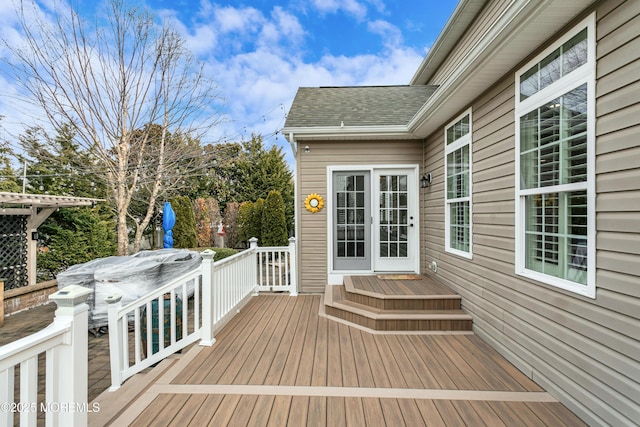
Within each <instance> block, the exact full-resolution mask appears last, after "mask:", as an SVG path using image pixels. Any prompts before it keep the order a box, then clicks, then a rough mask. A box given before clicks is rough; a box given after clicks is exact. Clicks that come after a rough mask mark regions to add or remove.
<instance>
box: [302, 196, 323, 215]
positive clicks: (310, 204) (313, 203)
mask: <svg viewBox="0 0 640 427" xmlns="http://www.w3.org/2000/svg"><path fill="white" fill-rule="evenodd" d="M304 207H305V208H307V210H308V211H309V212H311V213H316V212H320V211H321V210H322V208H323V207H324V200H323V199H322V196H320V195H319V194H316V193H312V194H309V195H308V196H307V198H306V199H305V200H304Z"/></svg>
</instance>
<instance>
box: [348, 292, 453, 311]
mask: <svg viewBox="0 0 640 427" xmlns="http://www.w3.org/2000/svg"><path fill="white" fill-rule="evenodd" d="M339 292H340V294H341V297H342V299H345V300H348V301H351V302H355V303H358V304H362V305H366V306H369V307H372V308H377V309H380V310H460V308H461V304H460V301H461V300H460V298H459V297H451V298H449V297H446V296H444V297H442V298H429V299H408V298H407V299H381V298H376V297H371V296H368V295H360V294H355V293H351V292H347V291H345V290H344V288H342V287H340V288H339Z"/></svg>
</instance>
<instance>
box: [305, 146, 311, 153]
mask: <svg viewBox="0 0 640 427" xmlns="http://www.w3.org/2000/svg"><path fill="white" fill-rule="evenodd" d="M304 152H305V153H310V152H311V148H309V146H308V145H305V146H304Z"/></svg>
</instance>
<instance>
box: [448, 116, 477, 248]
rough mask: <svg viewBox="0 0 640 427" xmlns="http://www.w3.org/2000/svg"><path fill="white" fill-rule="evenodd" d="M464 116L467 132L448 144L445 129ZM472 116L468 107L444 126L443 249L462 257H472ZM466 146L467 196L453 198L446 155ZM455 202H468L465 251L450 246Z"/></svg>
mask: <svg viewBox="0 0 640 427" xmlns="http://www.w3.org/2000/svg"><path fill="white" fill-rule="evenodd" d="M465 116H469V133H467V134H466V135H463V136H462V137H460V138H458V139H456V140H455V141H453V142H451V143H450V144H449V141H447V129H448V128H450V127H451V126H453V125H454V124H456V123H457V122H458V121H460V120H461V119H463V118H464V117H465ZM472 135H473V116H472V114H471V108H469V109H468V110H467V111H465V112H464V113H462V114H460V115H459V116H458V117H456V118H455V119H453V120H451V122H449V123H447V125H446V126H445V127H444V222H445V225H444V227H445V231H444V240H445V244H444V249H445V251H446V252H449V253H451V254H454V255H458V256H461V257H464V258H468V259H472V258H473V201H472V199H473V156H472V152H473V149H472V141H473V137H472ZM465 146H466V147H467V149H468V150H469V195H468V196H467V197H458V198H454V199H449V198H448V194H449V192H448V179H447V173H448V166H449V165H448V161H447V157H448V156H449V154H450V153H452V152H454V151H457V150H459V149H461V148H464V147H465ZM457 202H468V203H469V251H468V252H465V251H462V250H460V249H457V248H452V247H451V214H450V209H449V205H450V204H452V203H457Z"/></svg>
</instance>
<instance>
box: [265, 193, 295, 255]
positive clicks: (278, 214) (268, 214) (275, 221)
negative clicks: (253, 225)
mask: <svg viewBox="0 0 640 427" xmlns="http://www.w3.org/2000/svg"><path fill="white" fill-rule="evenodd" d="M288 238H289V234H288V232H287V218H286V216H285V214H284V201H283V200H282V196H281V195H280V192H279V191H276V190H273V191H270V192H269V195H268V196H267V199H266V200H265V201H264V208H263V210H262V242H261V246H286V245H287V244H288V243H289V242H288Z"/></svg>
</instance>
